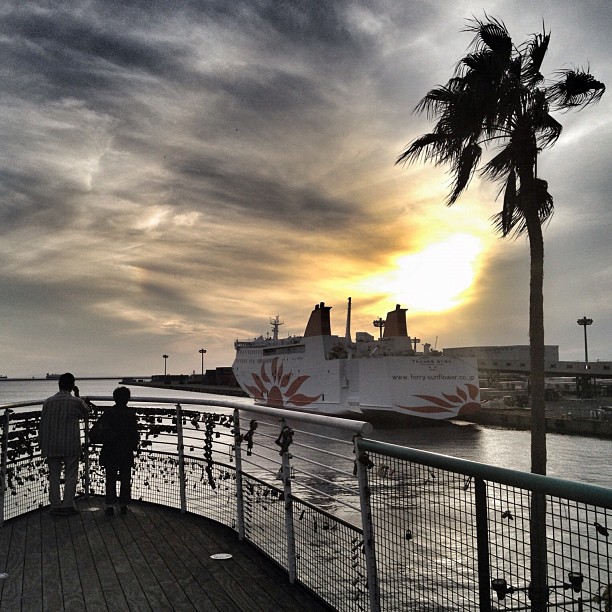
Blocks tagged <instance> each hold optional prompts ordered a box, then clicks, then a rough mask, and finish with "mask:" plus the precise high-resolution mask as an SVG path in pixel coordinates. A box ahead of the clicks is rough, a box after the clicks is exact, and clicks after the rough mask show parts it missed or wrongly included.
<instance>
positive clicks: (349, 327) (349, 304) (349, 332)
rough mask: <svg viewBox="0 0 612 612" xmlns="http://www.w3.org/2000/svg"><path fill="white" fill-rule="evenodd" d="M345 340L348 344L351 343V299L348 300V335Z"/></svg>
mask: <svg viewBox="0 0 612 612" xmlns="http://www.w3.org/2000/svg"><path fill="white" fill-rule="evenodd" d="M344 338H345V339H346V341H347V342H351V298H349V299H348V307H347V309H346V333H345V334H344Z"/></svg>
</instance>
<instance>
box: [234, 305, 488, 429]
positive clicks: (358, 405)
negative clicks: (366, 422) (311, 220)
mask: <svg viewBox="0 0 612 612" xmlns="http://www.w3.org/2000/svg"><path fill="white" fill-rule="evenodd" d="M330 310H331V307H330V306H326V305H325V304H324V303H323V302H321V303H320V304H318V305H317V306H315V308H314V310H313V311H312V313H311V315H310V319H309V321H308V324H307V325H306V330H305V332H304V335H303V336H292V337H288V338H282V339H280V338H279V337H278V329H279V326H280V325H282V322H281V321H279V317H278V316H277V317H276V318H275V319H271V320H270V323H271V324H272V332H273V333H272V336H271V337H270V336H268V337H265V338H264V337H263V336H260V337H258V338H255V339H254V340H251V341H241V340H237V341H236V342H235V348H236V359H235V361H234V364H233V366H232V367H233V370H234V374H235V376H236V379H237V381H238V383H239V384H240V386H241V387H242V389H244V391H246V392H247V393H248V394H249V395H250V396H251V397H253V398H254V399H255V400H256V402H258V403H261V404H264V405H266V406H272V407H276V408H292V407H293V408H296V409H298V410H302V411H307V412H314V413H320V414H328V415H338V416H340V415H345V416H357V415H360V416H365V417H367V418H374V417H377V416H381V415H393V414H401V415H406V416H410V417H417V418H419V419H436V420H441V419H451V418H453V417H457V416H458V415H460V414H461V415H464V414H468V413H472V412H475V411H477V410H478V409H479V408H480V391H479V385H478V366H477V364H476V360H475V359H473V358H469V357H466V358H463V357H456V356H455V357H448V356H446V357H445V356H444V354H442V353H440V352H438V351H432V350H431V346H430V345H428V344H425V345H423V351H417V344H418V343H419V342H420V341H419V340H418V339H413V338H411V337H410V336H408V332H407V326H406V310H407V309H406V308H401V307H400V305H399V304H398V305H397V306H396V308H395V310H392V311H391V312H389V313H388V314H387V317H386V320H385V321H383V320H382V319H379V320H378V321H374V325H375V327H377V328H378V329H379V338H378V339H376V338H374V336H372V335H371V334H369V333H367V332H357V334H356V337H355V341H353V340H352V339H351V333H350V320H351V299H350V298H349V303H348V312H347V324H346V334H345V336H344V337H342V336H336V335H332V333H331V323H330Z"/></svg>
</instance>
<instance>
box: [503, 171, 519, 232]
mask: <svg viewBox="0 0 612 612" xmlns="http://www.w3.org/2000/svg"><path fill="white" fill-rule="evenodd" d="M516 204H517V193H516V173H515V172H514V170H512V171H511V172H510V174H509V175H508V180H507V181H506V190H505V192H504V207H503V208H502V215H501V231H502V236H507V235H508V233H509V232H510V231H511V230H512V227H513V226H512V221H513V219H514V211H515V210H516Z"/></svg>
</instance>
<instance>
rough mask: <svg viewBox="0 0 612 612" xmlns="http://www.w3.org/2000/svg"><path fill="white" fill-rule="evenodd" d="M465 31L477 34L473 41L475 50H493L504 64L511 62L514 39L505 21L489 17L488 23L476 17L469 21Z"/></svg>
mask: <svg viewBox="0 0 612 612" xmlns="http://www.w3.org/2000/svg"><path fill="white" fill-rule="evenodd" d="M465 31H466V32H475V33H476V36H475V37H474V40H473V41H472V46H473V47H474V48H475V49H477V50H479V49H482V48H485V47H486V48H488V49H491V51H493V52H494V53H495V54H496V56H497V58H498V59H499V60H500V61H501V62H502V63H505V62H507V61H509V60H510V55H511V53H512V39H511V38H510V35H509V33H508V29H507V28H506V26H505V24H504V22H503V21H500V20H499V19H495V18H494V17H487V20H486V21H483V20H480V19H478V18H476V17H474V18H473V19H471V20H469V21H468V26H467V27H466V28H465Z"/></svg>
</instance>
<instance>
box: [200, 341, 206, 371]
mask: <svg viewBox="0 0 612 612" xmlns="http://www.w3.org/2000/svg"><path fill="white" fill-rule="evenodd" d="M205 352H206V350H205V349H203V348H201V349H200V350H199V353H200V355H202V378H204V353H205Z"/></svg>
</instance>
